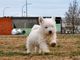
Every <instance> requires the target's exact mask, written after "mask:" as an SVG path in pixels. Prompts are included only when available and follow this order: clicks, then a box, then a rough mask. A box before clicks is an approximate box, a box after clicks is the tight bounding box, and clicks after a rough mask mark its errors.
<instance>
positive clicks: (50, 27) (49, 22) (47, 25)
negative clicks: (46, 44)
mask: <svg viewBox="0 0 80 60" xmlns="http://www.w3.org/2000/svg"><path fill="white" fill-rule="evenodd" d="M39 24H40V26H41V30H43V32H44V33H45V34H53V33H54V32H56V24H55V19H54V18H42V17H39Z"/></svg>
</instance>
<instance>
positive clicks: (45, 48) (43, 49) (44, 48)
mask: <svg viewBox="0 0 80 60" xmlns="http://www.w3.org/2000/svg"><path fill="white" fill-rule="evenodd" d="M40 49H41V51H42V52H43V53H49V52H50V51H49V49H48V46H47V44H46V43H45V42H41V43H40Z"/></svg>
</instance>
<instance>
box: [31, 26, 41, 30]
mask: <svg viewBox="0 0 80 60" xmlns="http://www.w3.org/2000/svg"><path fill="white" fill-rule="evenodd" d="M39 27H40V26H39V25H34V26H33V27H32V29H31V30H36V29H38V28H39Z"/></svg>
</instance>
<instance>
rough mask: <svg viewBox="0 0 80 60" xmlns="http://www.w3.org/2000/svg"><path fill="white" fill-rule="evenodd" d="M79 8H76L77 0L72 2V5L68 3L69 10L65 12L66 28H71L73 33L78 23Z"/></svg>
mask: <svg viewBox="0 0 80 60" xmlns="http://www.w3.org/2000/svg"><path fill="white" fill-rule="evenodd" d="M79 17H80V8H79V6H78V2H77V0H74V1H73V2H72V3H70V6H69V9H68V11H67V12H66V16H65V20H66V23H67V26H70V27H73V29H72V30H73V33H74V30H75V26H76V25H78V24H79V23H78V22H80V20H79Z"/></svg>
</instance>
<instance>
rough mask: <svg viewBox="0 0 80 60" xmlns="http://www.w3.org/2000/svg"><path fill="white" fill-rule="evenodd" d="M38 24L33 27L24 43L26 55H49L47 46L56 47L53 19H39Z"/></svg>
mask: <svg viewBox="0 0 80 60" xmlns="http://www.w3.org/2000/svg"><path fill="white" fill-rule="evenodd" d="M39 24H40V25H34V26H33V28H32V30H31V32H30V34H29V36H28V37H27V41H26V48H27V53H33V52H36V53H37V52H38V53H41V52H43V53H49V52H50V50H49V48H48V44H47V43H49V41H50V45H51V46H52V47H54V46H55V45H56V22H55V19H53V18H42V17H39Z"/></svg>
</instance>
